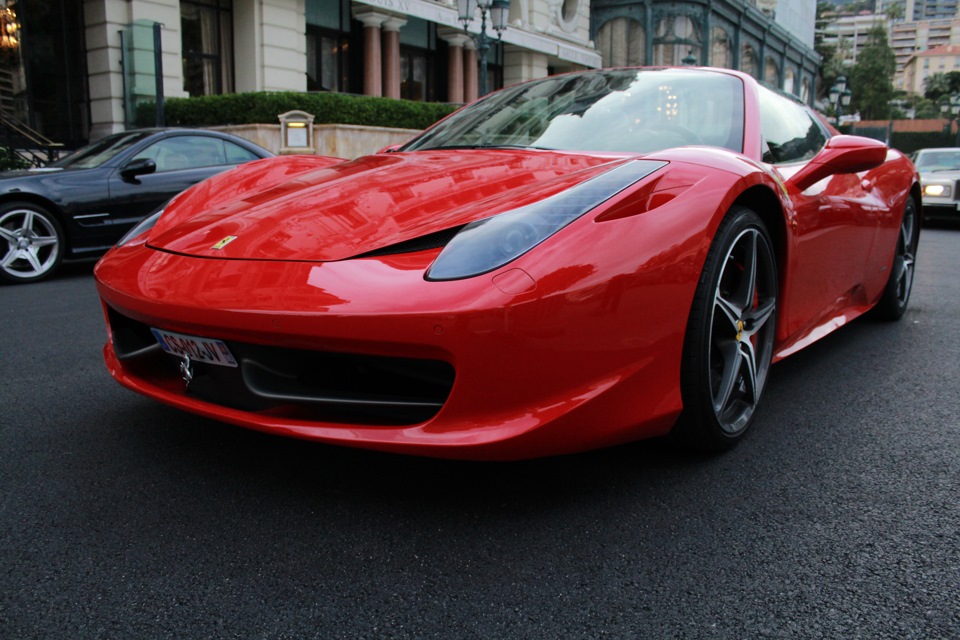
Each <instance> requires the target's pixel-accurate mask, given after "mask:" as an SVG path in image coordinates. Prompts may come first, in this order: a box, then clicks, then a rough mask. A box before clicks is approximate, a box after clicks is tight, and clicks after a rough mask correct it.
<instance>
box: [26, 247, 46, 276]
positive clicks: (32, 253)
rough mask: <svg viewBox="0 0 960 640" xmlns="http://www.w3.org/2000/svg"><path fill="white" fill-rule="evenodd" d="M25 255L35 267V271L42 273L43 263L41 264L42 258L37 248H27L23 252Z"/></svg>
mask: <svg viewBox="0 0 960 640" xmlns="http://www.w3.org/2000/svg"><path fill="white" fill-rule="evenodd" d="M23 257H24V258H25V259H26V260H27V262H29V263H30V266H31V267H33V272H34V273H40V272H41V271H43V265H42V264H40V258H39V256H38V255H37V250H36V248H34V247H31V248H30V249H27V250H26V251H24V252H23Z"/></svg>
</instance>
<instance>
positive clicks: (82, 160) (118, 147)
mask: <svg viewBox="0 0 960 640" xmlns="http://www.w3.org/2000/svg"><path fill="white" fill-rule="evenodd" d="M149 135H150V132H149V131H136V132H126V133H115V134H114V135H112V136H107V137H106V138H103V139H102V140H97V141H96V142H93V143H91V144H88V145H87V146H85V147H81V148H80V149H78V150H76V151H75V152H73V153H71V154H70V155H69V156H67V157H66V158H63V159H61V160H57V161H56V162H51V163H50V164H48V165H47V166H48V167H61V168H63V169H93V168H95V167H99V166H100V165H102V164H104V163H106V162H108V161H109V160H110V159H111V158H113V157H115V156H116V155H117V154H119V153H122V152H123V151H125V150H127V149H129V148H130V147H131V146H133V145H135V144H136V143H138V142H140V141H141V140H143V139H144V138H146V137H147V136H149Z"/></svg>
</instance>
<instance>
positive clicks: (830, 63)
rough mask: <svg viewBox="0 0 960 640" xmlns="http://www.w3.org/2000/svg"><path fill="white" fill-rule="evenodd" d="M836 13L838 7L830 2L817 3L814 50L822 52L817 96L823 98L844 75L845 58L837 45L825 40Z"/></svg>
mask: <svg viewBox="0 0 960 640" xmlns="http://www.w3.org/2000/svg"><path fill="white" fill-rule="evenodd" d="M835 14H836V8H835V7H834V6H833V5H832V4H830V3H829V2H823V0H821V1H820V2H818V3H817V22H816V31H815V35H814V43H813V48H814V50H815V51H816V52H817V53H819V54H820V69H818V70H817V75H818V76H819V77H818V79H817V97H818V98H820V99H823V98H824V97H826V95H827V92H829V91H830V87H832V86H833V85H834V84H836V82H837V77H839V76H842V75H843V59H842V56H841V55H840V53H839V52H838V51H837V47H835V46H834V45H831V44H827V43H825V42H824V41H823V34H824V33H825V31H826V28H827V25H828V24H830V21H831V20H832V19H833V16H834V15H835Z"/></svg>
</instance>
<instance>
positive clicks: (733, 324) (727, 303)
mask: <svg viewBox="0 0 960 640" xmlns="http://www.w3.org/2000/svg"><path fill="white" fill-rule="evenodd" d="M714 306H715V308H718V309H720V311H721V313H722V314H723V317H724V318H726V320H727V323H728V324H729V326H730V328H731V330H732V331H733V335H736V333H737V321H739V320H740V316H741V315H742V314H743V308H742V307H739V306H738V305H737V304H736V303H735V302H733V301H732V300H728V299H726V298H724V297H723V296H722V295H720V292H719V291H718V292H717V295H716V296H715V297H714ZM716 322H717V317H716V312H714V323H716ZM724 333H726V332H724Z"/></svg>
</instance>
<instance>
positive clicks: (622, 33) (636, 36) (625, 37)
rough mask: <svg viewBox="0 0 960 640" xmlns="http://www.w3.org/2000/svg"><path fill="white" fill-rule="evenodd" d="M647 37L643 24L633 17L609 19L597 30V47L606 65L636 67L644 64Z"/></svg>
mask: <svg viewBox="0 0 960 640" xmlns="http://www.w3.org/2000/svg"><path fill="white" fill-rule="evenodd" d="M645 46H646V38H645V36H644V32H643V26H642V25H641V24H640V23H639V22H638V21H636V20H633V19H631V18H614V19H613V20H608V21H607V22H605V23H604V24H603V26H602V27H600V31H599V32H597V48H598V49H599V50H600V55H601V57H602V58H603V66H604V67H634V66H640V65H642V64H644V49H645Z"/></svg>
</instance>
